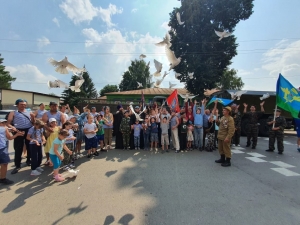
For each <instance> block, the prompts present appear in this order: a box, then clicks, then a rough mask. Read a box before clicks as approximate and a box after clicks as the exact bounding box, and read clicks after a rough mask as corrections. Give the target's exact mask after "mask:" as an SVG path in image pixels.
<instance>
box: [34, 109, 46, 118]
mask: <svg viewBox="0 0 300 225" xmlns="http://www.w3.org/2000/svg"><path fill="white" fill-rule="evenodd" d="M46 112H47V110H40V109H39V110H38V111H37V114H36V118H37V119H41V118H42V117H43V115H44V113H46Z"/></svg>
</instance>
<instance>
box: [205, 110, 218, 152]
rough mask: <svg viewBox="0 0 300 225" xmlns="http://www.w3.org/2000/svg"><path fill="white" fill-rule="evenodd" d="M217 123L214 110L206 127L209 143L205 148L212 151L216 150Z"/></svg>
mask: <svg viewBox="0 0 300 225" xmlns="http://www.w3.org/2000/svg"><path fill="white" fill-rule="evenodd" d="M215 124H216V121H215V119H214V112H213V113H211V115H210V117H209V119H208V128H207V129H206V131H205V132H206V137H207V144H206V146H205V149H206V151H207V152H212V151H213V150H215V146H214V141H215Z"/></svg>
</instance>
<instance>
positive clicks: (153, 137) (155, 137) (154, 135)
mask: <svg viewBox="0 0 300 225" xmlns="http://www.w3.org/2000/svg"><path fill="white" fill-rule="evenodd" d="M150 141H151V142H158V133H151V136H150Z"/></svg>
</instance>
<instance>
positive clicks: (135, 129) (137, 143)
mask: <svg viewBox="0 0 300 225" xmlns="http://www.w3.org/2000/svg"><path fill="white" fill-rule="evenodd" d="M139 122H140V121H139V120H136V121H135V124H133V125H131V129H133V136H134V147H135V149H136V150H140V136H141V130H142V129H143V127H142V125H141V124H139Z"/></svg>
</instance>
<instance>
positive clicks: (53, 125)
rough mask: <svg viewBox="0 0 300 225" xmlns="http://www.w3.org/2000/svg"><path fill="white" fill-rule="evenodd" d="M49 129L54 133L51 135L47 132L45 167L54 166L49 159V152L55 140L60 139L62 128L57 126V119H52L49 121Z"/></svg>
mask: <svg viewBox="0 0 300 225" xmlns="http://www.w3.org/2000/svg"><path fill="white" fill-rule="evenodd" d="M49 128H51V129H52V132H51V133H50V132H49V131H47V132H46V135H47V137H48V138H47V141H46V145H45V149H44V151H45V153H46V157H47V161H46V162H45V163H44V165H48V166H53V164H52V162H51V160H50V158H49V151H50V148H51V146H52V142H53V141H54V139H55V138H57V137H58V133H59V131H60V129H61V127H59V126H57V123H56V119H55V118H50V119H49Z"/></svg>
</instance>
